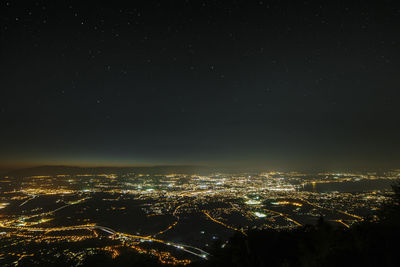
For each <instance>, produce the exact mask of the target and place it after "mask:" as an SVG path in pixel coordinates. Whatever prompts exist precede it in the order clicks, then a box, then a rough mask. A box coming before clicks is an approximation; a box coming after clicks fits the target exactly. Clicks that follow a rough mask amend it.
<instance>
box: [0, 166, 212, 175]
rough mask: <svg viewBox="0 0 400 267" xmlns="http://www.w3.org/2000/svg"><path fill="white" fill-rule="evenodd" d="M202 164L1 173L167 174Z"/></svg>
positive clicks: (50, 168) (189, 170)
mask: <svg viewBox="0 0 400 267" xmlns="http://www.w3.org/2000/svg"><path fill="white" fill-rule="evenodd" d="M205 169H206V168H205V167H202V166H189V165H184V166H173V165H171V166H168V165H167V166H149V167H77V166H39V167H33V168H25V169H18V170H13V171H9V172H5V173H3V175H6V176H10V177H26V176H39V175H59V174H70V175H77V174H111V173H115V174H124V173H148V174H168V173H187V174H191V173H197V172H199V171H204V170H205Z"/></svg>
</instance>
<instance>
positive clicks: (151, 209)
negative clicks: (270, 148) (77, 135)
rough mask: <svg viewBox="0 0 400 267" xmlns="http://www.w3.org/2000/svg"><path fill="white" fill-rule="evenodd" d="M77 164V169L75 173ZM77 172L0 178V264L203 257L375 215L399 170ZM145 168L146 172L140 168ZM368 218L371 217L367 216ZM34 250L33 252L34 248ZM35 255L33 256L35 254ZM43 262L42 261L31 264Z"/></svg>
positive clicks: (164, 260)
mask: <svg viewBox="0 0 400 267" xmlns="http://www.w3.org/2000/svg"><path fill="white" fill-rule="evenodd" d="M82 170H84V169H82ZM114 170H116V171H118V174H116V173H105V174H100V173H98V171H97V172H96V173H92V174H91V173H81V174H68V173H61V174H56V175H40V176H39V175H35V176H24V177H19V178H16V177H11V176H4V177H2V178H1V180H0V182H1V194H0V196H1V198H0V201H1V203H0V208H1V217H0V227H1V233H0V242H1V247H2V249H1V251H2V253H1V255H0V262H1V264H2V265H3V266H17V265H18V264H20V263H25V264H27V263H30V264H40V263H41V261H44V262H46V261H47V262H50V263H51V262H53V263H55V262H57V258H58V257H61V256H62V257H64V258H65V259H66V260H67V261H68V262H69V263H70V264H71V265H76V266H79V265H80V264H82V263H83V262H84V261H85V259H86V258H87V257H89V256H91V255H95V254H98V253H106V254H107V255H109V256H110V257H112V258H115V257H117V256H119V255H120V254H121V253H123V251H125V250H132V251H135V252H137V253H140V254H145V255H148V256H149V257H153V258H155V259H157V260H158V261H159V262H160V263H163V264H172V265H188V264H190V263H191V262H198V261H207V260H208V257H209V256H210V251H211V247H212V246H213V245H214V244H215V243H216V242H217V241H218V244H221V246H222V247H223V246H225V245H226V243H227V242H228V240H229V238H230V237H231V236H232V235H233V234H234V233H235V232H237V233H238V234H240V235H245V236H246V235H247V234H246V233H247V231H249V230H251V229H259V230H261V229H278V230H279V229H281V230H284V229H286V230H287V229H296V228H297V227H303V226H305V225H315V224H316V222H317V220H318V219H319V218H320V217H321V216H322V217H324V218H325V220H326V221H327V222H329V223H330V224H332V225H334V226H335V227H344V228H348V227H351V226H352V225H353V224H354V223H357V222H361V221H363V220H364V219H365V218H367V217H368V218H369V220H371V218H372V220H374V216H376V214H377V211H378V210H379V209H380V206H381V205H382V204H383V203H385V201H387V199H388V198H390V196H391V194H392V193H391V188H390V185H391V184H394V183H395V182H397V181H398V180H399V179H400V170H398V171H396V170H395V171H390V172H385V173H381V174H378V173H375V172H369V173H359V172H358V173H300V172H261V173H222V172H221V173H220V172H216V173H209V174H207V175H205V174H202V175H200V174H194V173H189V174H188V173H182V172H180V173H179V172H177V173H157V171H156V172H155V171H154V170H152V169H151V168H149V173H146V172H140V173H139V172H127V173H123V171H122V172H121V171H120V170H119V169H118V168H114ZM141 171H143V170H141ZM371 216H372V217H371ZM38 247H40V249H38ZM35 256H36V257H35ZM38 259H40V261H38Z"/></svg>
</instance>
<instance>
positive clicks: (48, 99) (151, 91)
mask: <svg viewBox="0 0 400 267" xmlns="http://www.w3.org/2000/svg"><path fill="white" fill-rule="evenodd" d="M0 12H1V13H0V88H1V89H0V125H1V126H0V165H16V164H17V165H18V164H20V165H23V164H77V165H85V164H86V165H102V164H103V165H104V164H106V165H141V164H244V165H246V164H248V165H249V166H250V165H252V164H259V165H263V166H266V167H270V168H277V167H282V166H283V167H285V166H286V167H287V166H313V167H321V166H339V165H341V164H347V165H352V164H354V165H359V164H363V165H365V166H369V165H371V166H372V165H385V166H386V165H388V164H389V165H391V166H396V164H397V166H400V139H399V137H400V119H399V118H400V117H399V115H400V110H399V101H400V98H399V97H400V93H399V89H400V87H399V86H400V65H399V62H400V4H399V3H398V1H384V0H380V1H268V0H263V1H234V0H232V1H216V0H214V1H194V0H193V1H188V0H187V1H179V0H175V1H172V0H163V1H151V0H146V1H124V2H123V3H122V1H121V2H120V3H119V1H108V3H107V4H101V3H100V2H93V1H82V0H81V1H61V0H60V1H58V0H57V1H0Z"/></svg>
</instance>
